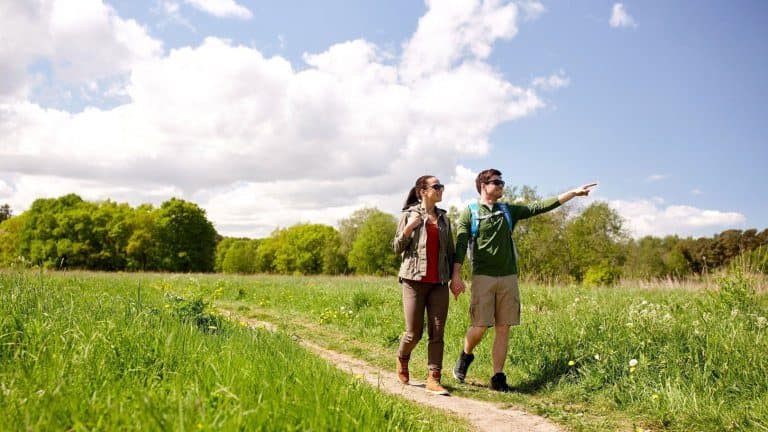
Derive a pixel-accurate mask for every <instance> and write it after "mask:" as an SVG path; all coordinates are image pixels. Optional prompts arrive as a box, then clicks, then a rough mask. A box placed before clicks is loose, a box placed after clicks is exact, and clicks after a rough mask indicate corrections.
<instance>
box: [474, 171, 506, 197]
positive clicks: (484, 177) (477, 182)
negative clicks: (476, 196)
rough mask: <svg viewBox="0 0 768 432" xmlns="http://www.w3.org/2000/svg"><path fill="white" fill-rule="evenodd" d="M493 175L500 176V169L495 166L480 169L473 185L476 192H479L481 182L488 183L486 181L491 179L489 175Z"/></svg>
mask: <svg viewBox="0 0 768 432" xmlns="http://www.w3.org/2000/svg"><path fill="white" fill-rule="evenodd" d="M493 176H499V177H501V171H499V170H497V169H495V168H490V169H487V170H484V171H480V174H478V175H477V178H476V179H475V187H476V188H477V193H480V185H481V184H483V183H488V181H489V180H491V177H493Z"/></svg>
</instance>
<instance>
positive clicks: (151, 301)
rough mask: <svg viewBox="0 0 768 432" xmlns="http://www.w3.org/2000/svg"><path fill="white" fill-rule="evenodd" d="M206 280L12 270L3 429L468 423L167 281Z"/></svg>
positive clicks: (1, 383) (0, 329) (0, 344)
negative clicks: (386, 389) (243, 322)
mask: <svg viewBox="0 0 768 432" xmlns="http://www.w3.org/2000/svg"><path fill="white" fill-rule="evenodd" d="M205 279H206V280H208V281H210V282H211V283H218V282H219V281H221V282H224V283H226V281H227V279H226V278H215V277H205ZM193 280H195V279H194V278H189V277H181V278H179V277H172V278H170V279H168V278H166V277H163V276H153V275H117V274H87V273H69V274H67V273H58V274H35V273H7V272H6V273H2V272H0V418H2V419H3V421H2V425H0V429H2V430H32V431H51V430H73V431H85V430H89V431H95V430H105V431H106V430H136V431H139V430H140V431H147V430H162V431H166V430H186V431H195V430H217V431H218V430H249V431H251V430H263V431H275V430H297V431H298V430H301V431H304V430H318V431H321V430H413V431H421V430H423V431H431V430H441V431H443V430H456V431H460V430H467V424H466V423H465V422H463V421H460V420H457V419H455V418H451V417H447V416H444V415H442V414H441V413H436V412H434V411H430V410H428V409H424V408H422V407H419V406H416V405H413V404H411V403H408V402H405V401H402V400H400V399H398V398H395V397H392V396H388V395H385V394H382V393H380V392H379V391H377V390H375V389H374V388H372V387H370V386H368V385H367V384H365V383H363V382H362V381H361V380H359V379H357V378H355V377H352V376H348V375H346V374H344V373H343V372H340V371H338V370H337V369H335V368H334V367H333V366H332V365H330V364H328V363H327V362H325V361H323V360H320V359H318V358H316V357H315V356H313V355H312V354H310V353H309V352H307V351H306V350H304V349H303V348H301V347H300V346H299V345H298V344H296V343H295V342H294V341H293V340H291V338H290V337H289V336H287V335H284V334H272V333H269V332H266V331H252V330H250V329H246V328H243V327H241V326H239V325H237V324H233V323H230V322H228V321H225V320H222V319H220V318H219V317H217V316H215V315H212V314H210V313H208V312H207V311H206V310H205V308H204V304H203V303H202V302H201V301H200V299H199V298H195V299H186V298H181V297H179V296H178V295H175V294H171V293H170V292H164V291H161V290H159V289H157V287H158V286H165V285H164V284H166V283H167V282H166V281H171V282H172V283H174V284H176V285H175V286H176V287H179V288H188V287H189V286H190V285H192V286H197V285H195V284H194V283H193V282H192V281H193ZM166 291H176V290H166ZM179 291H183V290H181V289H180V290H179Z"/></svg>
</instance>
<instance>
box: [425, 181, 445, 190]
mask: <svg viewBox="0 0 768 432" xmlns="http://www.w3.org/2000/svg"><path fill="white" fill-rule="evenodd" d="M429 188H432V189H434V190H436V191H441V190H443V189H445V185H442V184H440V183H435V184H433V185H430V186H427V187H425V188H424V189H429Z"/></svg>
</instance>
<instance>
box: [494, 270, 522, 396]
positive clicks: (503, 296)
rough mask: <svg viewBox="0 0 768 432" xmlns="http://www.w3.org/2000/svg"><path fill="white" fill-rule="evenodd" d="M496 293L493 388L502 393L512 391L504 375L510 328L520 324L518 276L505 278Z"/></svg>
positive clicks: (502, 278)
mask: <svg viewBox="0 0 768 432" xmlns="http://www.w3.org/2000/svg"><path fill="white" fill-rule="evenodd" d="M500 279H501V280H500V282H501V286H500V287H499V290H498V291H497V292H496V325H495V330H496V333H495V335H494V338H493V353H492V357H493V376H492V377H491V388H492V389H494V390H497V391H501V392H509V391H512V388H511V387H509V385H507V376H506V375H504V372H503V371H504V362H505V361H506V359H507V352H508V350H509V327H510V326H513V325H519V324H520V290H519V289H518V286H517V276H516V275H510V276H503V277H501V278H500Z"/></svg>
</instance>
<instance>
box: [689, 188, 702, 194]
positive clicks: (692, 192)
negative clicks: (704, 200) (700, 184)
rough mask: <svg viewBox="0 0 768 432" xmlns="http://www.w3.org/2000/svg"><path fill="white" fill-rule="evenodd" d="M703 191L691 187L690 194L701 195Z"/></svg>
mask: <svg viewBox="0 0 768 432" xmlns="http://www.w3.org/2000/svg"><path fill="white" fill-rule="evenodd" d="M702 193H703V192H702V191H701V190H700V189H692V190H691V194H692V195H701V194H702Z"/></svg>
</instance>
